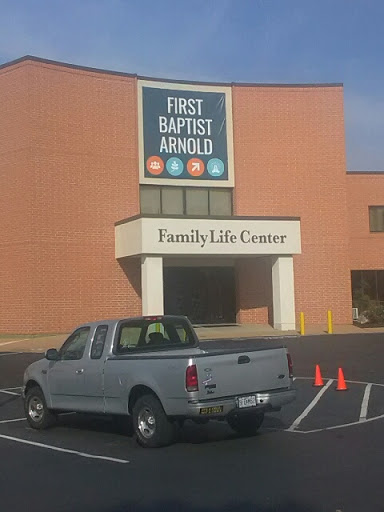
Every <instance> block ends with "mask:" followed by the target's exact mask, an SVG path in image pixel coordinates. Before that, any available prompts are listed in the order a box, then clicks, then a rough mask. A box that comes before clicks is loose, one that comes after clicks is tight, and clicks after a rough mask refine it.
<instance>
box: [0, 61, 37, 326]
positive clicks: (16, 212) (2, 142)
mask: <svg viewBox="0 0 384 512" xmlns="http://www.w3.org/2000/svg"><path fill="white" fill-rule="evenodd" d="M28 91H29V74H28V68H27V67H25V66H22V65H21V66H17V65H16V66H13V67H12V68H5V69H3V70H2V71H0V287H1V288H0V290H1V291H0V294H1V299H0V332H1V331H3V332H9V331H12V330H14V328H15V326H16V325H19V323H20V318H22V319H23V322H25V323H26V324H27V325H28V324H29V323H30V322H32V321H33V318H34V313H35V311H34V302H33V290H32V286H31V282H30V275H32V273H33V265H32V249H31V241H32V238H33V234H32V230H33V226H32V219H31V215H30V213H31V211H32V201H33V192H32V191H31V189H30V188H29V184H30V183H31V180H33V169H31V167H30V116H29V98H28Z"/></svg>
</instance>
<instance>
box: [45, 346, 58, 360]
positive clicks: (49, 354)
mask: <svg viewBox="0 0 384 512" xmlns="http://www.w3.org/2000/svg"><path fill="white" fill-rule="evenodd" d="M45 358H46V359H48V361H57V360H58V359H59V353H58V351H57V350H56V349H55V348H50V349H48V350H47V351H46V353H45Z"/></svg>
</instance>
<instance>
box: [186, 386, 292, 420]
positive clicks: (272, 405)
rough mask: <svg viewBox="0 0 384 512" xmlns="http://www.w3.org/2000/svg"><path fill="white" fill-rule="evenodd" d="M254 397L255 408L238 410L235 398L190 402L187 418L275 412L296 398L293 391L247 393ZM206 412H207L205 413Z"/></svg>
mask: <svg viewBox="0 0 384 512" xmlns="http://www.w3.org/2000/svg"><path fill="white" fill-rule="evenodd" d="M249 394H250V395H252V394H254V395H256V401H257V406H256V407H247V408H244V409H239V408H238V407H237V401H236V399H237V397H236V396H230V397H225V398H219V399H217V400H212V399H211V400H200V401H197V400H190V401H189V402H188V414H187V415H186V416H187V417H191V418H196V417H199V418H223V417H225V416H228V415H229V414H234V413H236V414H242V413H247V412H251V411H252V412H255V413H256V412H257V411H259V412H268V411H277V410H280V408H281V407H282V406H283V405H286V404H289V403H290V402H293V400H295V398H296V390H295V389H286V390H278V391H269V392H264V393H249ZM207 411H208V412H207Z"/></svg>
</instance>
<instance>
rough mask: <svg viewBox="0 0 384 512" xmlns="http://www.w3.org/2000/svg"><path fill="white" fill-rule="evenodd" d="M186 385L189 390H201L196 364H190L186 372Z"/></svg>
mask: <svg viewBox="0 0 384 512" xmlns="http://www.w3.org/2000/svg"><path fill="white" fill-rule="evenodd" d="M185 387H186V389H187V391H199V381H198V378H197V368H196V365H195V364H192V365H190V366H188V368H187V371H186V374H185Z"/></svg>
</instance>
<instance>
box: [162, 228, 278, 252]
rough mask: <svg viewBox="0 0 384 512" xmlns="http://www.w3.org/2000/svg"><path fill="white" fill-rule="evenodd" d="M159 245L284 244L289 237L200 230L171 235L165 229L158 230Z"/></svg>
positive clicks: (246, 230)
mask: <svg viewBox="0 0 384 512" xmlns="http://www.w3.org/2000/svg"><path fill="white" fill-rule="evenodd" d="M158 234H159V239H158V241H159V243H168V244H174V243H177V244H179V243H184V244H199V245H200V247H205V245H210V244H236V243H241V244H250V243H252V244H284V243H285V241H286V238H287V235H280V234H272V233H268V234H262V235H256V234H252V233H251V231H250V230H249V229H243V230H242V231H240V233H239V234H235V233H233V232H232V230H231V229H225V230H224V229H209V230H208V231H206V232H203V231H201V230H200V229H191V230H190V232H189V233H170V232H169V231H168V230H167V229H165V228H159V229H158Z"/></svg>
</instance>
